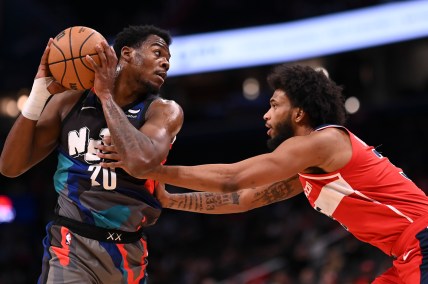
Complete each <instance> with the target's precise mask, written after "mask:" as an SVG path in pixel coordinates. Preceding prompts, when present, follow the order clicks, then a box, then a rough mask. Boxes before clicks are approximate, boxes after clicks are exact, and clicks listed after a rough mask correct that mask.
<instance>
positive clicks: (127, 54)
mask: <svg viewBox="0 0 428 284" xmlns="http://www.w3.org/2000/svg"><path fill="white" fill-rule="evenodd" d="M132 51H133V49H132V48H130V47H129V46H124V47H122V50H121V51H120V59H123V60H125V61H126V62H129V61H131V57H132Z"/></svg>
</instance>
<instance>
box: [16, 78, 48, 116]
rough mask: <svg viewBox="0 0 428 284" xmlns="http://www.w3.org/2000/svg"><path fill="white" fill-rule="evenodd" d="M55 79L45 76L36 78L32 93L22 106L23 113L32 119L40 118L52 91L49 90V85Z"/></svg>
mask: <svg viewBox="0 0 428 284" xmlns="http://www.w3.org/2000/svg"><path fill="white" fill-rule="evenodd" d="M53 81H54V79H53V78H52V77H44V78H37V79H34V83H33V87H32V88H31V92H30V95H29V96H28V99H27V101H26V102H25V104H24V107H23V108H22V111H21V113H22V115H23V116H24V117H26V118H28V119H30V120H39V118H40V115H41V114H42V111H43V108H44V107H45V104H46V102H47V100H48V99H49V97H50V96H51V93H49V91H48V86H49V84H50V83H52V82H53Z"/></svg>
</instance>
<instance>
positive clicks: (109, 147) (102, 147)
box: [97, 144, 116, 153]
mask: <svg viewBox="0 0 428 284" xmlns="http://www.w3.org/2000/svg"><path fill="white" fill-rule="evenodd" d="M97 149H98V150H100V151H101V152H103V153H107V152H116V147H115V146H114V145H105V144H99V145H97Z"/></svg>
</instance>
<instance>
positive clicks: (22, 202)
mask: <svg viewBox="0 0 428 284" xmlns="http://www.w3.org/2000/svg"><path fill="white" fill-rule="evenodd" d="M427 4H428V1H376V0H372V1H365V0H333V1H319V0H291V1H283V0H264V1H255V0H250V1H244V0H239V1H238V0H236V1H229V0H215V1H214V0H205V1H197V0H163V1H138V2H133V1H131V2H126V3H115V5H107V4H105V3H104V2H103V3H101V2H99V3H98V2H97V1H92V2H88V1H82V0H74V1H70V0H64V1H52V0H2V1H1V2H0V43H1V44H0V78H1V80H0V121H1V123H0V147H1V148H2V147H3V143H4V141H5V138H6V135H7V133H8V131H9V130H10V128H11V126H12V123H13V122H14V120H15V119H16V117H17V115H18V113H19V107H20V105H21V104H22V100H23V98H25V96H26V95H28V93H29V89H30V88H31V86H32V82H33V77H34V75H35V73H36V70H37V66H38V63H39V60H40V57H41V54H42V52H43V50H44V47H45V45H46V43H47V40H48V38H49V37H54V36H55V35H57V34H58V33H59V32H60V31H62V30H64V29H65V28H67V27H69V26H74V25H83V26H89V27H92V28H94V29H96V30H98V31H99V32H101V33H102V34H103V35H104V36H105V37H106V38H107V39H109V40H112V39H113V37H114V35H115V34H116V33H118V32H119V31H120V30H122V28H123V27H125V26H128V25H133V24H154V25H157V26H160V27H162V28H165V29H168V30H169V31H170V32H171V34H172V35H173V44H172V46H171V52H172V59H171V64H172V66H171V72H170V77H169V79H168V80H167V82H166V84H165V85H164V87H163V89H162V94H163V96H164V97H166V98H169V99H174V100H176V101H177V102H178V103H180V104H181V106H182V107H183V109H184V112H185V123H184V126H183V129H182V131H181V132H180V134H179V135H178V138H177V141H176V143H175V144H174V146H173V148H172V151H171V152H170V154H169V157H168V163H169V164H184V165H192V164H199V163H215V162H235V161H238V160H240V159H243V158H246V157H249V156H252V155H255V154H260V153H264V152H266V151H267V148H266V145H265V142H266V140H267V138H268V137H267V135H266V129H265V127H264V122H263V119H262V116H263V114H264V113H265V112H266V111H267V110H268V102H269V98H270V96H271V91H270V90H269V89H268V87H267V84H266V75H267V74H268V72H269V71H270V70H271V68H272V67H273V66H275V65H276V64H278V63H282V62H287V63H290V64H293V63H301V64H309V65H311V66H314V67H316V66H322V67H324V68H325V69H327V70H328V72H329V75H330V77H331V78H332V79H333V80H334V81H335V82H337V83H338V84H339V85H343V86H344V93H345V96H346V98H347V109H348V111H349V113H350V118H349V121H348V123H347V126H348V127H349V128H350V129H351V130H352V131H353V132H354V133H355V134H357V135H358V136H359V137H360V138H362V139H363V140H365V141H366V142H367V143H368V144H371V145H373V146H377V147H379V148H378V150H379V151H380V152H381V153H382V154H383V155H384V156H387V157H388V158H389V159H390V160H391V161H392V162H393V163H394V164H396V165H397V166H399V167H401V168H402V169H403V170H404V172H405V173H406V174H407V175H408V176H409V177H410V178H411V179H412V180H413V181H414V182H415V183H416V184H417V185H418V186H419V187H420V188H422V189H423V190H424V191H425V192H427V191H428V180H427V177H428V169H427V167H426V165H425V164H426V162H425V161H426V159H427V157H428V150H427V147H426V145H428V131H427V129H426V127H427V125H428V112H427V111H426V109H427V107H428V17H427V16H426V15H428V12H427V11H428V8H427V7H428V5H427ZM174 64H175V65H174ZM174 66H177V67H174ZM55 168H56V156H55V155H52V156H49V157H48V158H47V159H46V160H44V161H43V162H41V163H40V164H39V165H37V166H36V167H34V168H33V169H31V170H29V171H28V172H27V173H25V174H23V175H22V176H20V177H18V178H14V179H10V178H6V177H4V176H1V175H0V284H9V283H11V284H12V283H13V284H15V283H16V284H18V283H35V282H36V280H37V277H38V275H39V273H40V267H41V256H42V243H41V241H42V238H43V236H44V234H45V231H44V228H45V225H46V223H47V222H48V221H49V220H50V219H51V218H52V213H53V208H54V205H55V201H56V193H55V191H54V188H53V181H52V176H53V173H54V170H55ZM167 188H168V189H169V190H170V191H173V192H185V190H184V189H181V188H174V187H171V186H168V187H167ZM350 214H352V212H350ZM147 234H148V237H149V250H150V257H149V266H148V271H149V274H150V283H151V284H170V283H171V284H197V283H201V284H214V283H217V284H220V283H221V284H264V283H271V284H273V283H275V284H289V283H299V284H328V283H355V284H363V283H369V282H370V281H371V280H373V279H374V277H375V275H378V274H380V273H381V272H383V271H384V270H385V269H386V268H387V267H389V266H390V264H391V261H390V260H389V259H388V258H387V257H386V256H384V255H383V254H382V253H381V252H380V251H379V250H377V249H375V248H372V247H371V246H369V245H367V244H364V243H361V242H359V241H357V240H356V239H355V238H353V237H352V236H350V234H349V233H347V232H346V231H345V230H344V229H343V228H341V227H340V226H339V225H338V224H336V223H335V222H334V221H332V220H330V219H329V218H327V217H325V216H324V215H321V214H319V213H317V212H315V210H313V209H312V208H311V207H310V206H309V204H308V202H307V200H306V199H305V198H304V196H298V197H296V198H294V199H291V200H288V201H284V202H281V203H277V204H272V205H270V206H266V207H263V208H259V209H256V210H253V211H250V212H246V213H240V214H230V215H204V214H195V213H185V212H179V211H173V210H164V211H163V213H162V215H161V217H160V219H159V221H158V223H157V224H156V225H155V226H153V227H151V228H149V229H148V231H147Z"/></svg>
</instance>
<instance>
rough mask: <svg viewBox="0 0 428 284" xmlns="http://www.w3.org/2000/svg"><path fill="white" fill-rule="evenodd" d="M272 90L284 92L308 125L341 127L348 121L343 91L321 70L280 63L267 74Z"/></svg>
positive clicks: (314, 126) (313, 126)
mask: <svg viewBox="0 0 428 284" xmlns="http://www.w3.org/2000/svg"><path fill="white" fill-rule="evenodd" d="M267 80H268V83H269V85H270V87H271V88H272V89H273V90H277V89H280V90H283V91H285V93H286V95H287V97H288V99H289V100H290V102H291V105H292V106H293V107H300V108H302V109H303V110H304V111H305V112H306V114H307V115H308V116H309V120H310V126H311V127H312V128H316V127H318V126H320V125H323V124H338V125H343V124H344V123H345V121H346V118H347V113H346V109H345V104H344V102H345V98H344V96H343V94H342V91H343V88H342V87H341V86H338V85H336V83H335V82H334V81H332V80H331V79H330V78H328V76H327V75H326V74H325V73H324V72H323V71H322V70H318V71H317V70H315V69H314V68H312V67H310V66H302V65H287V64H281V65H279V66H276V67H275V68H274V69H273V71H272V72H271V73H270V74H269V75H268V78H267Z"/></svg>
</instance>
